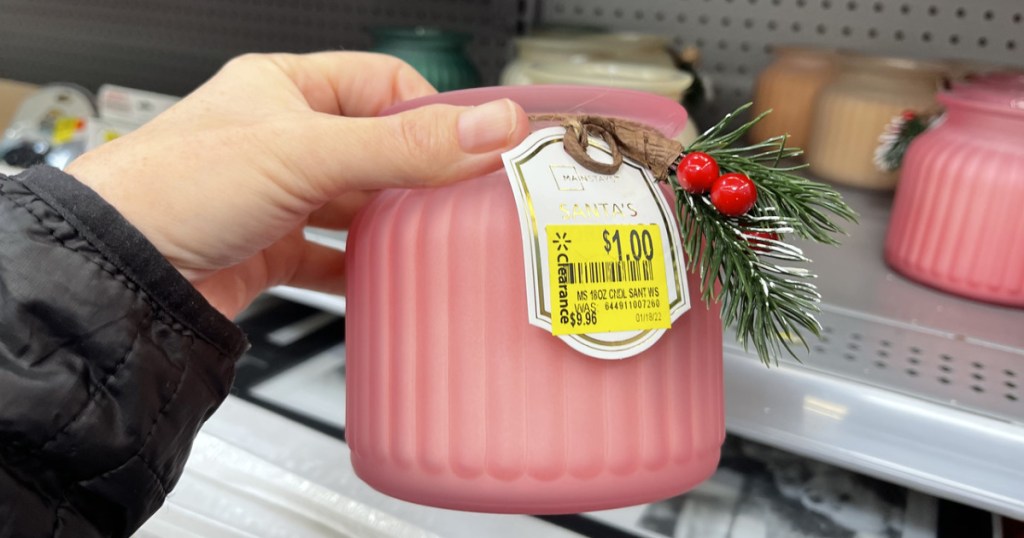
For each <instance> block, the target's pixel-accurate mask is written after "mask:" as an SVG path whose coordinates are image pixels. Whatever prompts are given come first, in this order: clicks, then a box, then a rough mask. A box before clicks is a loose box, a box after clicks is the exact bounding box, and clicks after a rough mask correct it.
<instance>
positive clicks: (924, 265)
mask: <svg viewBox="0 0 1024 538" xmlns="http://www.w3.org/2000/svg"><path fill="white" fill-rule="evenodd" d="M939 101H941V102H942V104H943V105H944V106H945V108H946V117H945V119H944V120H942V121H941V123H940V124H939V125H938V126H936V127H935V128H933V129H931V130H929V131H927V132H925V133H923V134H921V135H920V136H919V137H917V138H915V139H914V140H913V142H911V144H910V147H909V148H908V150H907V154H906V156H905V157H904V160H903V167H902V171H901V179H900V184H899V187H898V188H897V190H896V199H895V201H894V203H893V210H892V219H891V221H890V223H889V232H888V236H887V238H886V242H885V259H886V261H887V262H888V263H889V265H891V266H892V267H893V268H894V269H896V270H897V271H899V272H901V273H903V274H904V275H906V276H908V277H910V278H912V279H914V280H917V281H919V282H922V283H925V284H928V285H931V286H934V287H936V288H940V289H943V290H946V291H949V292H951V293H955V294H957V295H962V296H965V297H970V298H973V299H979V300H982V301H989V302H994V303H1001V304H1006V305H1011V306H1018V307H1024V211H1022V210H1021V208H1022V206H1024V74H1018V75H994V76H989V77H982V78H980V79H978V80H977V81H976V82H974V83H971V84H962V85H957V86H955V87H954V88H953V89H952V90H951V91H948V92H944V93H942V94H941V95H940V96H939Z"/></svg>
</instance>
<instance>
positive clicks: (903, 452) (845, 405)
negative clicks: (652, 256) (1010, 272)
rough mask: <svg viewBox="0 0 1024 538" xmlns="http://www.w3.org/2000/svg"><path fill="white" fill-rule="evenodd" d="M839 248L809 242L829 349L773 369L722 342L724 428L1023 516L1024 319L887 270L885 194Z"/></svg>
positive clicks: (820, 347) (863, 199)
mask: <svg viewBox="0 0 1024 538" xmlns="http://www.w3.org/2000/svg"><path fill="white" fill-rule="evenodd" d="M843 194H844V197H845V198H846V199H847V201H848V202H849V203H850V204H851V205H852V206H853V207H854V208H855V209H856V210H857V211H858V212H859V213H860V224H859V225H854V226H849V227H848V232H849V234H850V236H849V237H848V238H845V239H844V241H843V246H842V247H841V248H834V247H823V246H818V245H804V247H805V250H806V252H807V253H808V254H809V255H810V257H811V258H812V259H814V262H815V270H816V271H817V272H818V274H819V281H818V286H819V289H820V290H821V292H822V294H823V295H824V297H825V299H824V301H825V303H826V304H825V305H824V307H823V312H822V315H821V316H820V321H821V322H822V325H823V327H824V338H823V339H822V341H821V342H816V341H811V342H810V346H811V349H810V352H809V353H808V354H807V355H806V357H803V359H802V362H797V361H794V360H791V359H785V358H782V359H781V360H780V364H779V366H778V367H772V368H770V369H769V368H765V367H764V366H763V365H762V364H761V363H760V361H758V359H757V358H756V356H755V355H753V354H752V353H747V352H744V351H743V350H742V349H741V348H740V347H739V346H738V345H737V344H735V338H734V337H733V335H732V334H726V337H725V342H726V353H725V381H726V413H727V417H726V423H727V427H728V429H729V430H730V431H731V432H733V433H735V434H738V435H741V436H745V437H749V438H752V439H755V440H759V441H761V442H764V443H767V444H771V445H774V446H778V447H780V448H785V449H787V450H791V451H793V452H796V453H800V454H803V455H806V456H809V457H813V458H817V459H820V460H823V461H827V462H831V463H834V464H836V465H839V466H842V467H846V468H850V469H853V470H856V471H860V472H863V473H865V474H868V475H872V476H875V477H879V478H884V479H886V480H889V481H892V482H895V483H898V484H902V485H906V486H908V487H911V488H914V489H918V490H921V491H924V492H928V493H932V494H935V495H938V496H941V497H945V498H949V499H954V500H958V501H961V502H964V503H966V504H971V505H974V506H978V507H982V508H986V509H989V510H992V511H994V512H997V513H1002V514H1006V515H1011V516H1014V517H1017V518H1021V517H1024V486H1022V484H1024V466H1022V465H1021V464H1020V455H1021V454H1024V401H1022V400H1024V391H1022V390H1021V388H1020V385H1021V382H1022V381H1024V380H1022V378H1024V331H1022V329H1024V310H1021V309H1013V308H1004V307H1000V306H994V305H988V304H984V303H980V302H975V301H970V300H966V299H960V298H957V297H954V296H952V295H948V294H945V293H942V292H939V291H937V290H933V289H930V288H927V287H923V286H921V285H918V284H916V283H913V282H911V281H909V280H907V279H905V278H903V277H902V276H900V275H898V274H896V273H894V272H893V271H892V270H891V269H889V268H888V267H887V266H886V265H885V264H884V262H883V259H882V246H883V244H884V239H885V237H884V236H885V230H886V225H887V223H888V211H889V205H890V203H891V196H890V195H885V194H875V193H871V192H866V191H859V190H853V189H843Z"/></svg>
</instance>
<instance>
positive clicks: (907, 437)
mask: <svg viewBox="0 0 1024 538" xmlns="http://www.w3.org/2000/svg"><path fill="white" fill-rule="evenodd" d="M724 360H725V394H726V426H727V429H728V430H729V431H731V432H732V433H735V434H737V435H741V436H744V437H748V438H751V439H753V440H756V441H761V442H764V443H766V444H770V445H772V446H776V447H779V448H782V449H786V450H790V451H792V452H795V453H798V454H801V455H804V456H807V457H810V458H815V459H819V460H822V461H825V462H828V463H833V464H835V465H839V466H841V467H845V468H847V469H851V470H854V471H857V472H861V473H864V474H867V475H870V476H874V477H877V478H880V479H884V480H888V481H891V482H894V483H897V484H901V485H904V486H906V487H909V488H912V489H916V490H920V491H923V492H926V493H930V494H933V495H937V496H940V497H944V498H947V499H952V500H955V501H958V502H962V503H965V504H969V505H972V506H977V507H979V508H983V509H986V510H991V511H993V512H997V513H1000V514H1004V515H1007V516H1011V517H1015V518H1018V519H1020V518H1024V466H1022V465H1020V455H1021V454H1024V425H1020V424H1013V423H1009V422H1002V421H999V420H996V419H993V418H989V417H984V416H979V415H976V414H974V413H970V412H968V411H964V410H962V409H957V408H953V407H949V406H944V405H941V404H939V403H935V402H930V401H927V400H922V399H918V398H914V397H912V396H908V395H904V394H900V393H897V392H894V391H890V390H885V389H881V388H877V387H873V386H870V385H866V384H863V383H859V382H856V381H851V380H847V379H843V378H839V377H835V376H831V375H829V374H827V373H823V372H817V371H813V370H810V369H807V368H803V367H801V366H799V365H794V364H789V363H783V364H782V366H781V367H777V368H775V367H773V368H771V369H769V368H766V367H765V366H764V365H763V364H761V362H760V361H759V360H757V358H756V357H754V356H752V355H748V354H746V353H744V352H743V351H741V350H738V349H734V348H730V347H728V346H727V347H726V349H725V355H724Z"/></svg>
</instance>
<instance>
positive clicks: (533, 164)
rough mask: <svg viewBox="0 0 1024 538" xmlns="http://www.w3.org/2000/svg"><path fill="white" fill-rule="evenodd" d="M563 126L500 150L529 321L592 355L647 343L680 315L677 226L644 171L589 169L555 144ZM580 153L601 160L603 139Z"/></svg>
mask: <svg viewBox="0 0 1024 538" xmlns="http://www.w3.org/2000/svg"><path fill="white" fill-rule="evenodd" d="M564 137H565V128H564V127H549V128H546V129H542V130H540V131H537V132H535V133H533V134H531V135H530V136H528V137H527V138H526V140H524V141H523V142H522V143H521V144H520V145H519V146H517V147H516V148H514V149H512V150H509V151H507V152H505V153H504V154H502V159H503V161H504V163H505V171H506V172H507V174H508V178H509V181H510V182H511V184H512V192H513V193H514V195H515V199H516V206H517V207H518V210H519V222H520V226H521V230H522V236H523V261H524V264H525V269H526V295H527V297H526V300H527V305H528V310H529V312H528V317H529V322H530V324H531V325H535V326H537V327H541V328H543V329H545V330H547V331H550V332H551V333H552V334H554V335H556V336H558V337H559V338H561V339H562V340H564V341H565V342H566V343H567V344H569V346H570V347H572V348H573V349H575V350H577V351H579V352H581V353H584V354H586V355H590V356H592V357H596V358H599V359H624V358H626V357H631V356H633V355H636V354H638V353H640V352H642V351H644V350H645V349H647V348H649V347H651V346H652V345H654V344H655V343H656V342H657V341H658V339H659V338H661V336H662V335H663V334H664V333H665V331H666V330H667V329H668V328H669V327H670V326H671V323H672V322H673V321H675V320H676V319H678V318H679V316H681V315H682V314H683V313H684V312H686V311H687V310H689V309H690V294H689V290H688V288H687V284H686V267H685V265H686V263H685V259H684V257H683V246H682V243H681V242H680V239H679V234H678V233H677V230H678V225H677V223H676V220H675V217H674V215H673V211H672V208H671V207H670V206H669V204H668V203H667V201H666V200H665V197H664V196H663V195H662V191H661V190H660V189H659V187H658V186H657V185H656V184H655V182H654V178H653V177H652V176H651V173H650V171H649V170H647V169H646V168H644V167H643V166H641V165H639V164H638V163H636V162H634V161H632V160H630V159H628V158H623V160H622V166H621V167H620V168H619V170H618V172H616V173H615V174H612V175H604V174H598V173H595V172H591V171H589V170H587V169H586V168H584V167H583V166H581V165H579V164H578V163H577V162H576V161H575V160H574V159H573V158H572V157H571V156H569V155H568V154H567V153H566V152H565V150H564V149H563V147H562V139H563V138H564ZM588 151H589V153H590V155H591V157H593V158H594V159H596V160H603V161H604V162H611V154H610V152H609V151H608V146H607V145H606V144H605V143H604V141H602V140H600V139H596V138H590V148H589V150H588Z"/></svg>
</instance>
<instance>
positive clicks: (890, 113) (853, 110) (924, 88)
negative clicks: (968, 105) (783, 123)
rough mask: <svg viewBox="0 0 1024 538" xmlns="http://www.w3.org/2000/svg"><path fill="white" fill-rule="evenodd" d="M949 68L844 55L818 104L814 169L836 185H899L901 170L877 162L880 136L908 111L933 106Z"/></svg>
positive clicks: (810, 158)
mask: <svg viewBox="0 0 1024 538" xmlns="http://www.w3.org/2000/svg"><path fill="white" fill-rule="evenodd" d="M945 72H946V67H945V66H944V65H943V64H940V63H929V62H921V61H917V60H908V59H904V58H876V57H869V56H853V55H844V57H843V60H842V62H841V64H840V71H839V73H838V74H837V75H836V77H835V79H833V80H832V82H830V83H828V84H827V85H826V86H825V87H824V88H823V89H822V90H821V93H820V94H819V96H818V100H817V103H816V105H815V108H814V118H813V120H812V123H811V134H810V139H809V141H808V144H807V148H806V149H807V162H808V163H809V164H810V169H811V172H812V173H814V174H815V175H816V176H818V177H820V178H822V179H826V180H828V181H831V182H834V183H841V184H845V185H853V186H856V187H864V188H869V189H879V190H890V189H892V188H894V187H895V186H896V181H897V179H898V177H899V176H898V174H897V173H896V172H882V171H880V170H878V169H877V168H876V167H875V164H874V153H875V148H876V147H878V137H879V136H880V135H881V134H882V132H883V131H884V130H885V126H886V124H888V123H889V121H890V120H892V118H894V117H896V116H898V115H899V114H900V113H902V112H903V111H905V110H913V111H916V112H925V111H932V110H934V109H935V108H936V101H935V93H936V92H937V91H938V89H939V87H940V86H941V84H942V80H943V77H944V76H945Z"/></svg>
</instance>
